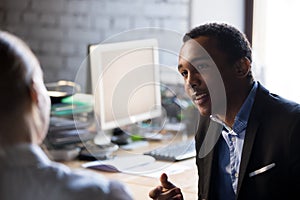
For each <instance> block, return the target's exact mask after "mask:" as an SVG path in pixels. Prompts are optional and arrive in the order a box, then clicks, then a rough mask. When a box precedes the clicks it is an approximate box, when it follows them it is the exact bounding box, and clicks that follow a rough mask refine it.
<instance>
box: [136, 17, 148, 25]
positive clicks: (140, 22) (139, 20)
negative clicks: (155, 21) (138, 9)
mask: <svg viewBox="0 0 300 200" xmlns="http://www.w3.org/2000/svg"><path fill="white" fill-rule="evenodd" d="M151 23H152V22H151V19H149V18H144V17H143V18H142V17H138V18H134V19H133V26H134V27H150V26H151Z"/></svg>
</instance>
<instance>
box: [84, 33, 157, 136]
mask: <svg viewBox="0 0 300 200" xmlns="http://www.w3.org/2000/svg"><path fill="white" fill-rule="evenodd" d="M89 59H90V67H91V78H92V91H93V92H92V93H93V95H94V98H95V116H96V118H97V120H98V122H100V127H101V129H102V130H107V129H112V128H117V127H121V126H124V125H129V124H133V123H136V122H139V121H143V120H148V119H151V118H155V117H159V116H160V115H161V93H160V83H159V81H160V79H159V65H158V42H157V40H156V39H146V40H135V41H127V42H119V43H105V44H92V45H89Z"/></svg>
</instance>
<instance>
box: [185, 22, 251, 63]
mask: <svg viewBox="0 0 300 200" xmlns="http://www.w3.org/2000/svg"><path fill="white" fill-rule="evenodd" d="M199 36H208V37H210V38H213V39H215V41H216V42H217V45H218V48H219V50H221V51H222V52H224V53H225V54H226V55H227V56H228V58H229V62H232V63H235V62H236V61H237V60H239V59H241V58H243V57H247V58H248V59H249V60H250V62H252V50H251V47H250V43H249V41H248V40H247V38H246V36H245V35H244V34H243V33H241V32H240V31H239V30H238V29H236V28H235V27H233V26H230V25H228V24H225V23H208V24H204V25H200V26H198V27H195V28H194V29H192V30H191V31H190V32H188V33H186V34H185V35H184V37H183V42H186V41H188V40H190V39H196V38H198V37H199Z"/></svg>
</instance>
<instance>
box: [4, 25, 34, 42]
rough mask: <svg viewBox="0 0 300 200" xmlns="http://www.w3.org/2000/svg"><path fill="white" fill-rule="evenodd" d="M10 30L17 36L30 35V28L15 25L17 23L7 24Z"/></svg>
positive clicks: (7, 29)
mask: <svg viewBox="0 0 300 200" xmlns="http://www.w3.org/2000/svg"><path fill="white" fill-rule="evenodd" d="M4 30H6V31H8V32H11V33H13V34H15V35H16V36H18V37H20V38H22V39H24V38H26V37H27V36H28V35H30V29H29V28H26V27H22V26H15V25H7V26H5V29H4Z"/></svg>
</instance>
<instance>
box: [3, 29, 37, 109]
mask: <svg viewBox="0 0 300 200" xmlns="http://www.w3.org/2000/svg"><path fill="white" fill-rule="evenodd" d="M32 58H33V57H32V56H31V51H30V50H29V48H28V47H27V45H25V44H24V43H23V42H22V41H21V40H19V39H18V38H16V37H15V36H13V35H11V34H9V33H7V32H3V31H0V71H1V72H0V92H1V98H0V112H1V114H2V115H3V114H9V113H13V112H14V111H15V110H16V109H20V108H22V107H23V106H24V104H25V103H26V102H28V99H29V98H30V93H29V88H30V84H31V78H32V66H31V65H32V64H34V59H33V60H30V59H32Z"/></svg>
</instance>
